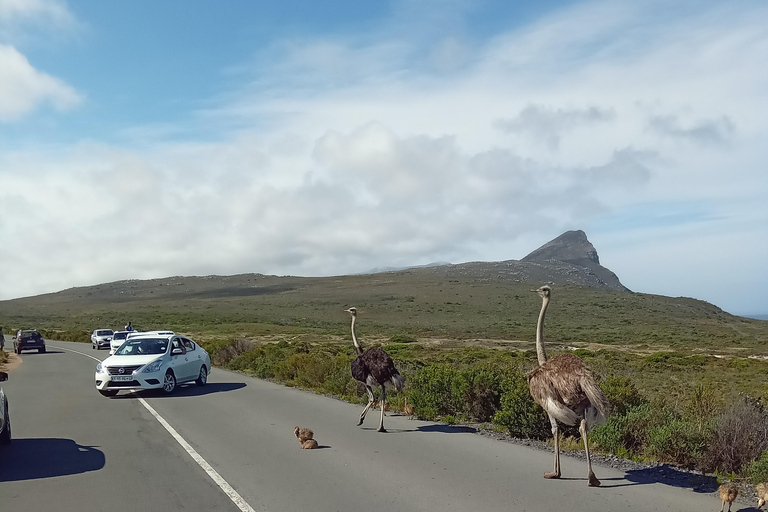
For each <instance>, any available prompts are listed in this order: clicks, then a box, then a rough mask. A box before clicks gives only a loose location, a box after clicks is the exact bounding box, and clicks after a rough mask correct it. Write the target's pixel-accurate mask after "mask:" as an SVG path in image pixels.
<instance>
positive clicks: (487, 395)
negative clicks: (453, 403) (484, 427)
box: [458, 368, 501, 421]
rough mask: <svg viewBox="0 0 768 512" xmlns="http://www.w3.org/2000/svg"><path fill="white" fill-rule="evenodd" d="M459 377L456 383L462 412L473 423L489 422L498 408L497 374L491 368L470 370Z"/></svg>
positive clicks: (498, 377) (498, 378)
mask: <svg viewBox="0 0 768 512" xmlns="http://www.w3.org/2000/svg"><path fill="white" fill-rule="evenodd" d="M461 377H462V378H461V379H459V381H458V382H459V393H460V396H461V398H462V404H463V412H464V413H465V414H466V416H467V417H468V418H469V419H471V420H473V421H491V419H493V415H494V414H495V413H496V411H497V410H498V409H499V406H500V396H501V378H500V376H499V372H498V371H495V370H494V369H493V368H470V369H466V370H464V371H463V372H462V375H461Z"/></svg>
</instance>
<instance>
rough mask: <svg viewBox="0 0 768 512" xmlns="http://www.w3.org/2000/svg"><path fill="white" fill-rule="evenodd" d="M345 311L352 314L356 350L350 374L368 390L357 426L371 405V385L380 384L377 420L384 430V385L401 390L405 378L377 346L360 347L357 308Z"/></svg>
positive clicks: (385, 397) (385, 392) (353, 341)
mask: <svg viewBox="0 0 768 512" xmlns="http://www.w3.org/2000/svg"><path fill="white" fill-rule="evenodd" d="M344 311H346V312H347V313H349V314H350V315H352V343H354V345H355V350H356V351H357V357H356V358H355V360H354V361H352V376H353V377H354V378H355V380H357V381H360V382H362V383H363V384H365V389H366V391H368V404H367V405H366V406H365V409H363V412H362V413H361V414H360V421H358V422H357V424H358V426H359V425H362V424H363V420H364V419H365V414H366V413H367V412H368V409H370V408H371V406H372V405H373V401H374V399H373V389H371V386H377V385H378V386H381V399H380V403H381V421H380V422H379V428H378V431H379V432H386V430H385V429H384V404H385V403H386V401H387V390H386V386H392V387H394V388H395V390H397V391H402V390H403V384H405V379H404V378H403V377H402V376H401V375H400V372H398V371H397V368H395V363H394V362H392V358H391V357H389V354H387V353H386V352H384V351H383V350H381V349H378V348H369V349H368V350H365V351H364V350H363V349H362V348H361V347H360V343H359V342H358V341H357V336H356V335H355V319H356V318H357V308H355V307H351V308H349V309H345V310H344Z"/></svg>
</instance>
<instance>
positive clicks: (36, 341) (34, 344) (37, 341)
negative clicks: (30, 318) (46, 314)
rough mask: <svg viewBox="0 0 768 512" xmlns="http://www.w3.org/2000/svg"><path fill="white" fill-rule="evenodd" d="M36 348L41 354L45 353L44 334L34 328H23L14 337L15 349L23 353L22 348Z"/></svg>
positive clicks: (18, 352)
mask: <svg viewBox="0 0 768 512" xmlns="http://www.w3.org/2000/svg"><path fill="white" fill-rule="evenodd" d="M33 348H36V349H37V351H38V352H40V353H41V354H44V353H45V340H44V339H43V335H42V334H40V333H39V332H37V331H33V330H22V331H19V332H18V333H17V334H16V337H15V338H14V339H13V351H14V352H16V353H17V354H21V351H22V350H30V349H33Z"/></svg>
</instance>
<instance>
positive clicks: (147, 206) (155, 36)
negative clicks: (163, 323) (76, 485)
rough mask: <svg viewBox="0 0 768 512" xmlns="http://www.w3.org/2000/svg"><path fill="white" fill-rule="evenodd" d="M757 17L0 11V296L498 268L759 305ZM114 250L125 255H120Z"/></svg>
mask: <svg viewBox="0 0 768 512" xmlns="http://www.w3.org/2000/svg"><path fill="white" fill-rule="evenodd" d="M766 19H768V5H766V4H765V2H762V1H736V2H728V3H722V2H706V1H697V2H676V3H674V5H670V3H669V2H661V1H658V2H656V1H643V2H619V1H610V0H598V1H562V2H501V1H499V2H496V1H485V2H484V1H472V2H470V1H463V0H452V1H441V2H436V1H422V2H416V1H406V0H401V1H395V2H352V1H348V2H347V1H344V2H325V3H318V2H285V1H283V2H268V1H263V2H246V1H234V2H211V1H193V2H190V1H180V0H179V1H163V2H145V1H139V2H84V1H71V2H64V1H61V0H0V205H2V206H1V207H0V208H2V209H0V238H2V239H3V240H4V241H5V242H6V244H7V246H8V247H16V246H18V245H19V244H21V243H24V241H25V240H34V243H35V246H36V247H38V248H39V250H38V251H34V252H32V253H30V252H27V251H13V250H12V251H3V252H2V253H0V267H2V268H3V269H4V270H5V272H4V276H5V277H4V278H3V280H2V282H0V299H3V298H13V297H19V296H27V295H35V294H38V293H45V292H51V291H57V290H60V289H64V288H68V287H71V286H81V285H88V284H96V283H100V282H106V281H114V280H120V279H146V278H154V277H164V276H169V275H207V274H234V273H241V272H261V273H273V274H280V275H282V274H296V275H335V274H346V273H356V272H361V271H365V270H368V269H370V268H374V267H384V266H401V265H409V264H414V265H416V264H425V263H429V262H432V261H451V262H454V263H460V262H465V261H475V260H504V259H520V258H522V257H523V256H525V255H526V254H527V253H528V252H530V251H531V250H533V249H535V248H536V247H538V246H539V245H541V244H543V243H544V242H546V241H548V240H550V239H552V238H554V237H556V236H557V235H559V234H560V233H562V232H563V231H566V230H568V229H583V230H585V231H586V232H587V235H588V236H589V238H590V240H591V241H592V242H593V244H594V245H595V246H596V248H597V250H598V252H599V254H600V257H601V262H602V263H603V264H604V265H605V266H607V267H608V268H610V269H611V270H613V271H614V272H616V273H617V274H618V276H619V277H620V279H621V280H622V282H623V283H624V284H625V285H626V286H628V287H629V288H630V289H633V290H636V291H641V292H647V293H658V294H664V295H672V296H692V297H696V298H699V299H703V300H707V301H709V302H713V303H715V304H717V305H718V306H721V307H723V308H725V309H726V310H728V311H730V312H734V313H739V314H753V313H766V312H768V291H766V290H768V271H766V264H765V261H767V260H768V207H767V206H766V204H765V197H766V192H768V173H766V172H765V165H766V162H768V158H767V157H768V146H767V145H766V144H765V140H767V139H766V137H767V136H768V120H767V118H766V116H765V112H768V97H766V94H765V91H766V90H768V70H767V67H766V66H765V62H768V23H765V20H766ZM126 241H130V242H131V246H130V249H125V248H124V245H125V242H126Z"/></svg>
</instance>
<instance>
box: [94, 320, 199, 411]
mask: <svg viewBox="0 0 768 512" xmlns="http://www.w3.org/2000/svg"><path fill="white" fill-rule="evenodd" d="M210 372H211V358H210V357H209V356H208V352H206V351H205V350H204V349H203V347H201V346H199V345H198V344H197V343H195V342H194V341H192V340H191V339H189V338H187V337H185V336H179V335H176V334H157V333H147V332H143V333H138V334H131V335H130V336H129V337H128V339H127V340H126V341H125V342H124V343H123V344H122V345H120V348H118V349H117V351H116V352H115V354H114V355H112V356H109V357H108V358H106V359H105V360H104V361H102V362H100V363H99V364H97V365H96V375H95V380H96V389H97V390H98V391H99V393H101V394H102V395H104V396H115V395H116V394H117V393H118V392H119V391H120V390H121V389H126V390H127V389H162V390H163V391H164V392H165V393H168V394H169V393H172V392H173V391H174V390H175V389H176V386H178V385H179V384H183V383H185V382H196V383H197V385H198V386H204V385H205V383H206V382H208V374H209V373H210Z"/></svg>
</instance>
